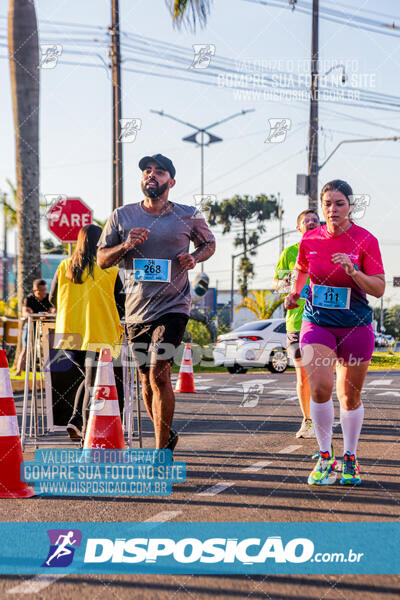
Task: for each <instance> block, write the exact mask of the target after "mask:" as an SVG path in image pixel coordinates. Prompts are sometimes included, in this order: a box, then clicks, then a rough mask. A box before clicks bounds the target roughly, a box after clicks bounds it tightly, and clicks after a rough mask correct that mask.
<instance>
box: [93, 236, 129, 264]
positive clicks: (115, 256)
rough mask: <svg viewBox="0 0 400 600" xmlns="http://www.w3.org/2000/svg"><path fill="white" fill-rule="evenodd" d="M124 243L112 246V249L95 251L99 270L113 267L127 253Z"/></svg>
mask: <svg viewBox="0 0 400 600" xmlns="http://www.w3.org/2000/svg"><path fill="white" fill-rule="evenodd" d="M127 251H128V250H127V248H126V245H125V242H122V244H118V245H117V246H113V247H112V248H99V249H98V250H97V264H98V266H99V267H100V269H108V268H109V267H113V266H114V265H116V264H117V263H119V261H120V260H121V258H122V257H123V256H125V254H126V253H127Z"/></svg>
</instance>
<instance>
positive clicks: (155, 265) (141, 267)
mask: <svg viewBox="0 0 400 600" xmlns="http://www.w3.org/2000/svg"><path fill="white" fill-rule="evenodd" d="M133 273H134V279H135V281H157V282H169V281H171V261H170V260H167V259H164V258H135V259H134V260H133Z"/></svg>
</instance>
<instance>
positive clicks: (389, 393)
mask: <svg viewBox="0 0 400 600" xmlns="http://www.w3.org/2000/svg"><path fill="white" fill-rule="evenodd" d="M376 396H400V392H380V393H379V394H376Z"/></svg>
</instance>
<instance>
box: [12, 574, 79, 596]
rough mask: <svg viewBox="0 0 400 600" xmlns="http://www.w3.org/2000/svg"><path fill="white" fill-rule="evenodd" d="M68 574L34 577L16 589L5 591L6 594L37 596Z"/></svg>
mask: <svg viewBox="0 0 400 600" xmlns="http://www.w3.org/2000/svg"><path fill="white" fill-rule="evenodd" d="M67 574H68V573H60V574H57V575H36V577H34V578H33V579H29V580H28V581H24V582H23V583H20V584H19V585H17V586H16V587H13V588H11V589H10V590H7V594H37V593H38V592H41V591H42V590H44V588H47V586H49V585H51V584H52V583H54V582H55V581H57V579H61V578H62V577H65V576H66V575H67Z"/></svg>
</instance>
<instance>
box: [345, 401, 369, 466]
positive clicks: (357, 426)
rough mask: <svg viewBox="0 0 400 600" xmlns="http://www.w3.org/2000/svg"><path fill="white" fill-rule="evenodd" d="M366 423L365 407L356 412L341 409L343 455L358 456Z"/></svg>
mask: <svg viewBox="0 0 400 600" xmlns="http://www.w3.org/2000/svg"><path fill="white" fill-rule="evenodd" d="M363 421H364V405H363V404H361V406H359V407H358V408H356V409H355V410H346V409H344V408H342V407H340V424H341V426H342V431H343V454H346V452H348V453H349V454H354V455H355V456H357V444H358V438H359V437H360V433H361V428H362V424H363Z"/></svg>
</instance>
